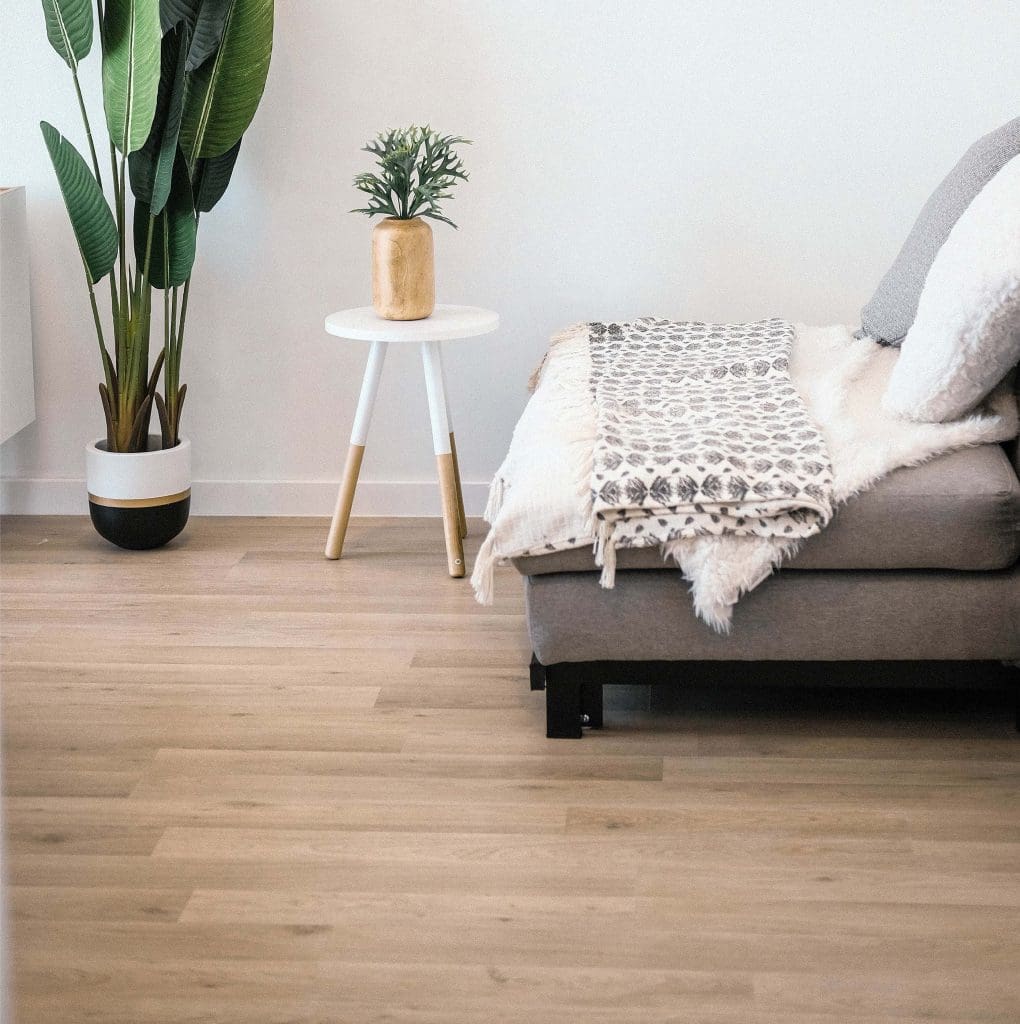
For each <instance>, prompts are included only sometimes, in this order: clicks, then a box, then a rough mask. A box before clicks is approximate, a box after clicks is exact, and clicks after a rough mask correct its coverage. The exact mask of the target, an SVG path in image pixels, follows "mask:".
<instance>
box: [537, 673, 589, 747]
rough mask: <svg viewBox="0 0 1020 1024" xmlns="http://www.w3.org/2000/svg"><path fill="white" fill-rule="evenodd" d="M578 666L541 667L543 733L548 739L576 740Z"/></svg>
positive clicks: (580, 702)
mask: <svg viewBox="0 0 1020 1024" xmlns="http://www.w3.org/2000/svg"><path fill="white" fill-rule="evenodd" d="M580 667H581V666H577V665H571V664H568V663H563V664H560V665H547V666H546V669H545V734H546V736H547V737H548V738H549V739H551V740H579V739H580V738H581V725H582V721H583V715H584V703H583V699H584V698H583V689H584V684H583V683H582V681H581V673H580V672H579V671H577V670H578V669H579V668H580Z"/></svg>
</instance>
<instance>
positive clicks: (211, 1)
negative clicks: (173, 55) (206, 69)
mask: <svg viewBox="0 0 1020 1024" xmlns="http://www.w3.org/2000/svg"><path fill="white" fill-rule="evenodd" d="M230 8H231V0H202V3H201V5H200V6H199V9H198V17H197V18H196V19H195V31H194V32H193V33H192V35H191V49H190V50H188V70H189V71H194V70H195V68H197V67H198V66H199V65H201V64H204V63H205V61H206V60H207V59H208V58H209V57H211V56H212V55H213V54H214V53H215V52H216V50H217V48H218V47H219V45H220V42H221V41H222V39H223V29H224V28H225V27H226V24H227V15H228V14H229V13H230Z"/></svg>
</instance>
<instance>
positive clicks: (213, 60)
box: [41, 0, 273, 452]
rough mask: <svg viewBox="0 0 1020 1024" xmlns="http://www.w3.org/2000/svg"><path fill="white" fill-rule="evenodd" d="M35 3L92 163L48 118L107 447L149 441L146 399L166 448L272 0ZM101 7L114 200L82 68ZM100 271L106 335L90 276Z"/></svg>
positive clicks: (142, 445) (263, 72)
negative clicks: (205, 249) (205, 257)
mask: <svg viewBox="0 0 1020 1024" xmlns="http://www.w3.org/2000/svg"><path fill="white" fill-rule="evenodd" d="M42 6H43V14H44V16H45V20H46V34H47V37H48V38H49V41H50V44H51V45H52V46H53V49H54V50H56V51H57V53H58V54H59V55H60V57H61V58H62V59H63V61H64V63H65V64H66V65H67V66H68V68H69V69H70V71H71V78H72V80H73V82H74V90H75V95H76V96H77V99H78V108H79V110H80V111H81V116H82V121H83V122H84V128H85V137H86V140H87V142H88V150H89V161H88V162H86V161H85V159H84V158H83V157H82V155H81V154H80V153H79V152H78V150H77V149H76V148H75V147H74V146H73V145H72V144H71V143H70V142H69V141H68V140H67V139H66V138H65V137H64V136H63V135H62V134H61V133H60V132H59V131H57V129H56V128H54V127H53V126H52V125H50V124H48V123H47V122H45V121H43V122H42V125H41V127H42V133H43V139H44V140H45V142H46V148H47V149H48V150H49V154H50V158H51V160H52V161H53V167H54V170H55V171H56V175H57V182H58V184H59V185H60V191H61V193H62V195H63V198H64V204H65V205H66V207H67V213H68V217H69V218H70V221H71V227H72V228H73V230H74V235H75V239H76V241H77V243H78V250H79V252H80V253H81V258H82V264H83V266H84V269H85V279H86V283H87V285H88V292H89V299H90V302H91V306H92V317H93V320H94V321H95V328H96V335H97V337H98V341H99V351H100V357H101V358H102V363H103V377H104V380H103V383H101V384H100V385H99V392H100V396H101V398H102V403H103V412H104V415H105V417H106V434H107V437H106V441H107V448H108V449H109V450H110V451H113V452H138V451H145V450H146V447H147V444H148V433H149V421H150V418H151V415H152V411H153V408H154V407H155V409H156V411H157V413H158V415H159V422H160V430H161V434H162V446H163V447H164V448H172V447H173V446H175V445H176V444H177V443H178V441H179V437H180V418H181V406H182V405H183V403H184V396H185V392H186V390H187V385H186V384H185V385H182V384H181V382H180V366H181V346H182V344H183V341H184V325H185V321H186V319H187V312H188V296H189V293H190V290H191V270H192V266H193V265H194V262H195V243H196V234H197V231H198V220H199V215H200V214H202V213H207V212H208V211H210V210H211V209H212V208H213V207H214V206H215V205H216V203H217V202H219V200H220V199H221V198H222V196H223V193H224V192H225V191H226V188H227V185H228V183H229V181H230V175H231V173H232V171H233V169H234V163H235V162H236V160H237V154H238V149H239V148H240V145H241V137H242V135H243V134H244V132H245V131H246V130H247V128H248V125H249V124H251V120H252V118H253V117H254V115H255V111H256V109H257V107H258V105H259V101H260V100H261V98H262V92H263V89H264V88H265V84H266V77H267V75H268V73H269V60H270V55H271V53H272V48H273V0H105V3H104V0H96V17H94V16H93V9H92V0H42ZM97 19H98V23H99V42H100V47H101V50H102V65H103V66H102V78H103V106H104V109H105V113H106V126H107V130H108V134H109V150H110V153H109V158H110V165H109V168H108V171H109V179H108V181H109V184H108V189H109V195H110V199H112V209H111V203H110V201H108V199H107V191H106V187H105V186H104V180H103V173H102V170H101V167H100V161H99V154H98V153H97V151H96V144H95V140H94V138H93V135H92V126H91V124H90V122H89V116H88V111H87V109H86V106H85V99H84V97H83V96H82V91H81V85H80V84H79V80H78V64H79V62H80V61H82V60H84V59H85V58H86V57H87V56H88V54H89V52H90V51H91V49H92V42H93V36H94V34H95V21H96V20H97ZM129 188H130V191H131V193H132V194H133V196H134V204H133V205H134V210H133V212H131V213H129V210H128V190H129ZM132 256H133V257H134V258H133V261H132ZM104 278H108V279H109V289H110V299H109V328H110V330H109V334H107V333H106V332H104V330H103V320H104V317H103V314H102V313H101V311H100V305H99V302H98V301H97V297H96V287H95V286H96V285H97V284H99V283H100V282H101V281H102V280H103V279H104ZM154 288H155V289H157V290H159V291H162V292H163V346H162V349H161V351H160V352H159V354H158V356H157V357H156V359H155V361H154V364H153V366H152V367H151V368H150V366H149V329H150V322H151V312H152V290H153V289H154ZM107 337H109V338H110V339H111V341H112V348H111V347H108V345H107ZM161 373H162V375H163V393H162V394H160V393H159V392H158V390H157V388H158V386H159V379H160V374H161Z"/></svg>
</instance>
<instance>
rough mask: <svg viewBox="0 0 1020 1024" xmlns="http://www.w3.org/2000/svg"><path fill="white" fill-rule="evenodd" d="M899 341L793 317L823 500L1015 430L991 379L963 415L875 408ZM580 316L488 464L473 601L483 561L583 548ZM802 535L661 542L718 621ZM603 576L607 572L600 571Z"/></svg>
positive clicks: (587, 360) (587, 359)
mask: <svg viewBox="0 0 1020 1024" xmlns="http://www.w3.org/2000/svg"><path fill="white" fill-rule="evenodd" d="M897 356H898V352H897V350H896V349H890V348H883V347H880V346H878V345H875V344H874V343H872V342H870V341H867V340H861V341H857V340H854V338H853V337H852V336H851V333H850V331H849V329H848V328H846V327H842V326H835V327H805V326H799V325H798V326H797V327H796V328H795V332H794V339H793V345H792V351H791V358H790V373H791V377H792V380H793V383H794V385H795V386H796V388H797V390H798V391H799V392H800V395H801V397H802V398H803V401H804V403H805V406H806V408H807V412H808V414H809V416H810V418H811V420H812V421H813V422H814V423H815V424H816V425H817V426H818V428H819V429H820V431H821V434H822V436H823V437H824V440H825V447H826V449H827V453H828V457H829V462H830V464H831V467H832V501H833V503H834V504H839V503H842V502H845V501H846V500H847V499H848V498H851V497H852V496H853V495H855V494H857V493H859V492H861V491H863V490H866V489H867V488H868V487H870V486H872V485H873V484H874V483H875V482H876V481H878V480H879V479H881V478H882V477H883V476H886V475H887V474H888V473H890V472H892V471H893V470H894V469H897V468H899V467H901V466H909V465H917V464H919V463H922V462H926V461H928V460H929V459H931V458H934V457H935V456H937V455H941V454H944V453H946V452H949V451H953V450H955V449H958V448H964V447H967V446H970V445H976V444H985V443H991V442H999V441H1005V440H1008V439H1009V438H1011V437H1013V436H1015V435H1016V433H1017V406H1016V399H1015V398H1014V396H1013V395H1012V394H1011V392H1010V390H1009V389H1008V388H1006V387H1000V388H999V389H998V390H997V391H996V392H995V393H994V394H993V395H992V396H990V398H989V399H988V401H987V402H986V403H985V405H984V406H983V407H981V408H980V409H978V410H976V411H975V412H974V413H973V414H972V415H970V416H968V417H966V418H965V419H961V420H958V421H955V422H951V423H934V424H927V423H914V422H911V421H907V420H902V419H898V418H896V417H893V416H891V415H889V414H887V413H885V412H884V411H883V410H882V408H881V398H882V394H883V393H884V391H885V387H886V383H887V381H888V377H889V374H890V373H891V371H892V367H893V366H894V365H895V362H896V359H897ZM591 377H592V363H591V351H590V346H589V344H588V331H587V325H578V326H577V327H574V328H570V329H568V330H566V331H564V332H562V333H561V334H560V335H557V336H555V337H554V338H553V339H552V343H551V345H550V348H549V351H548V352H547V354H546V357H545V359H544V360H543V363H542V365H541V366H540V367H539V368H538V370H537V371H536V373H535V374H534V375H533V376H532V381H531V386H532V390H533V391H534V394H533V396H532V398H531V401H530V402H529V403H528V405H527V407H526V408H525V410H524V413H523V414H522V416H521V419H520V421H519V422H518V424H517V427H516V429H515V431H514V436H513V440H512V442H511V445H510V451H509V453H508V455H507V457H506V460H505V461H504V462H503V465H502V466H501V467H500V469H499V471H498V472H497V474H496V477H495V479H494V481H493V484H492V488H491V491H490V495H489V506H488V509H487V510H486V519H487V520H488V521H489V523H490V524H491V525H492V529H491V530H490V532H489V535H488V537H487V538H486V540H485V542H484V543H483V545H482V547H481V550H480V551H479V553H478V558H477V560H476V563H475V570H474V574H473V575H472V578H471V581H472V584H473V585H474V588H475V594H476V596H477V597H478V600H479V601H480V602H482V603H483V604H487V603H489V602H491V600H492V588H493V575H494V574H493V570H494V567H495V565H496V564H497V563H498V562H500V561H502V560H505V559H509V558H516V557H519V556H523V555H540V554H545V553H548V552H551V551H560V550H565V549H568V548H578V547H594V545H595V544H596V541H597V539H598V538H597V532H598V530H597V521H596V518H595V515H594V507H593V502H592V481H593V474H594V450H595V442H596V437H597V416H596V409H595V403H594V401H593V396H592V392H591V387H590V384H591ZM801 543H803V539H802V538H794V539H784V538H782V537H774V536H765V537H760V536H737V535H734V534H732V533H723V534H720V535H712V536H695V537H680V538H678V539H674V540H670V541H668V542H666V543H664V544H662V545H661V547H662V551H663V557H664V558H672V559H673V560H674V561H675V562H676V563H677V564H678V565H679V567H680V569H681V575H682V576H683V579H685V580H686V581H687V582H688V583H689V584H690V588H691V595H692V598H693V602H694V609H695V612H696V613H697V614H698V615H699V616H700V617H701V618H702V619H703V620H704V621H705V622H707V623H708V624H709V625H710V626H712V627H713V628H714V629H716V630H718V631H719V632H728V630H729V628H730V623H731V621H732V614H733V607H734V605H735V604H736V603H737V601H738V600H739V598H740V597H741V595H742V594H744V593H747V592H748V591H750V590H752V589H754V588H755V587H756V586H758V585H759V584H760V583H761V582H762V581H763V580H765V579H766V578H767V577H768V576H769V575H770V574H771V573H772V572H773V570H774V569H775V568H776V567H778V566H779V565H780V564H781V563H782V562H783V561H784V560H785V559H787V558H789V557H790V556H791V555H793V554H794V553H795V552H796V551H797V549H798V548H799V546H800V545H801ZM603 585H606V586H612V585H613V579H612V574H611V573H610V574H608V578H604V579H603Z"/></svg>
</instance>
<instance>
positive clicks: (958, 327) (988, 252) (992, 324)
mask: <svg viewBox="0 0 1020 1024" xmlns="http://www.w3.org/2000/svg"><path fill="white" fill-rule="evenodd" d="M1018 362H1020V156H1017V157H1014V158H1013V159H1012V160H1010V162H1009V163H1008V164H1006V166H1005V167H1003V168H1002V170H1001V171H999V173H998V174H997V175H996V176H995V177H994V178H992V180H991V181H990V182H989V183H988V184H987V185H986V186H985V187H984V188H983V189H982V190H981V192H980V193H979V194H978V195H977V196H975V197H974V201H973V202H972V203H971V204H970V206H968V207H967V209H966V210H964V212H963V215H962V216H961V217H960V219H959V220H958V221H957V222H956V225H955V227H954V228H953V230H952V231H950V232H949V237H948V238H947V239H946V241H945V244H944V245H943V246H942V248H941V249H940V250H939V252H938V255H937V256H936V257H935V262H934V263H932V265H931V270H929V271H928V277H927V280H926V281H925V282H924V290H923V291H922V292H921V299H920V302H919V304H918V307H917V316H916V317H915V318H914V322H913V324H912V325H911V327H910V330H909V331H907V336H906V337H905V338H904V339H903V344H902V346H901V347H900V355H899V358H898V359H897V360H896V365H895V366H894V367H893V371H892V375H891V376H890V378H889V386H888V387H887V388H886V392H885V397H884V398H883V400H882V407H883V408H884V409H885V410H886V412H891V413H893V414H894V415H898V416H905V417H907V419H912V420H921V421H927V422H932V423H944V422H946V421H948V420H955V419H959V418H960V417H961V416H964V415H966V414H967V413H968V412H970V411H971V409H973V408H974V407H975V406H976V405H977V404H978V403H979V402H981V401H982V399H984V397H985V396H986V395H987V394H988V393H989V392H990V391H991V390H992V388H993V387H995V385H996V384H998V383H999V381H1001V380H1002V379H1003V378H1004V377H1006V375H1007V374H1008V373H1009V372H1010V371H1011V370H1012V369H1013V367H1014V366H1016V364H1017V363H1018Z"/></svg>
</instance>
